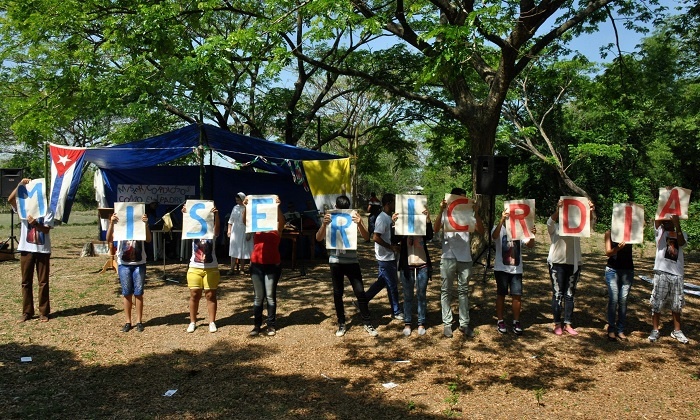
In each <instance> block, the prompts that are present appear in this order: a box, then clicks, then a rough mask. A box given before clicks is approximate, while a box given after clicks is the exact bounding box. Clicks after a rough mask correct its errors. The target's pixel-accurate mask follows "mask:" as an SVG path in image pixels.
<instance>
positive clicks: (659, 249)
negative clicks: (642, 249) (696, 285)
mask: <svg viewBox="0 0 700 420" xmlns="http://www.w3.org/2000/svg"><path fill="white" fill-rule="evenodd" d="M654 227H655V228H656V258H655V259H654V289H653V290H652V291H651V299H650V302H651V323H652V327H653V329H652V330H651V334H649V341H651V342H652V343H653V342H655V341H656V340H658V339H659V337H660V336H661V334H660V333H659V318H660V317H661V309H662V308H663V305H664V302H665V301H666V299H670V300H671V315H672V316H673V331H672V332H671V337H673V338H675V339H676V340H678V341H679V342H681V343H683V344H687V343H688V339H687V338H686V336H685V334H683V331H681V310H682V309H683V304H684V299H683V271H684V270H683V264H684V262H683V247H684V246H685V244H686V243H687V241H688V238H687V237H686V235H685V233H683V231H682V230H681V224H680V221H679V220H678V216H676V215H673V216H671V220H656V221H654Z"/></svg>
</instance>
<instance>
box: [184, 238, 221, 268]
mask: <svg viewBox="0 0 700 420" xmlns="http://www.w3.org/2000/svg"><path fill="white" fill-rule="evenodd" d="M218 266H219V262H218V261H217V260H216V240H215V239H194V240H193V241H192V257H191V258H190V267H194V268H215V267H218Z"/></svg>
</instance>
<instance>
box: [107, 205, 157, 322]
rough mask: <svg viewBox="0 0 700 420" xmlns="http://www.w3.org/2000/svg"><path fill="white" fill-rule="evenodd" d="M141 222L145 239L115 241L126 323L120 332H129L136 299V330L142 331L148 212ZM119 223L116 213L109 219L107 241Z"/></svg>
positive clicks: (148, 238)
mask: <svg viewBox="0 0 700 420" xmlns="http://www.w3.org/2000/svg"><path fill="white" fill-rule="evenodd" d="M141 222H143V223H144V224H145V229H146V240H145V241H137V240H123V241H117V253H116V256H117V265H118V269H117V272H118V273H119V282H120V283H121V287H122V296H123V302H124V315H126V324H124V326H123V327H122V332H129V330H131V326H132V325H133V324H132V322H131V309H132V307H133V304H134V303H133V300H134V299H136V331H138V332H143V323H142V320H143V283H144V280H145V279H146V246H145V244H146V243H150V242H151V239H152V237H151V229H150V228H149V227H148V214H146V213H145V212H144V214H143V216H142V217H141ZM117 223H119V217H118V216H117V214H116V213H114V214H113V215H112V217H111V218H110V220H109V227H108V228H107V238H106V239H107V243H110V242H112V241H113V240H114V225H115V224H117Z"/></svg>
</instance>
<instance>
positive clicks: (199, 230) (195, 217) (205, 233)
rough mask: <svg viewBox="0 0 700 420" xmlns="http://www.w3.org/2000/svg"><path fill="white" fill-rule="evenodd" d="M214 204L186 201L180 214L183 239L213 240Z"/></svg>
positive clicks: (201, 201) (205, 201) (210, 202)
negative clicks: (183, 210) (184, 210)
mask: <svg viewBox="0 0 700 420" xmlns="http://www.w3.org/2000/svg"><path fill="white" fill-rule="evenodd" d="M213 208H214V202H213V201H210V200H187V201H186V202H185V209H186V210H187V211H186V212H185V213H183V214H182V238H183V239H214V213H212V209H213Z"/></svg>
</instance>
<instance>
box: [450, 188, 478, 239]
mask: <svg viewBox="0 0 700 420" xmlns="http://www.w3.org/2000/svg"><path fill="white" fill-rule="evenodd" d="M445 201H447V208H446V209H445V213H444V214H443V217H445V219H446V221H445V222H444V223H443V226H442V229H443V230H444V231H445V232H474V228H475V227H476V217H475V216H474V203H475V201H474V200H470V199H468V198H467V197H462V196H461V195H456V194H445Z"/></svg>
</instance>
